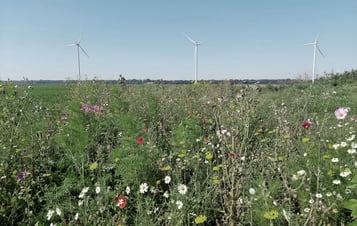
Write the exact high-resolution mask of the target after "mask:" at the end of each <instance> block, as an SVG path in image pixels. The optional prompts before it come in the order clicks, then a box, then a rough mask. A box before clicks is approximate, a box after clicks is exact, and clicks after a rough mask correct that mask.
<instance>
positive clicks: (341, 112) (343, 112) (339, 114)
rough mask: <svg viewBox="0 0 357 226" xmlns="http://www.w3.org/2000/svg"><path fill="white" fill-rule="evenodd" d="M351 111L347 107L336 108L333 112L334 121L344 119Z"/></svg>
mask: <svg viewBox="0 0 357 226" xmlns="http://www.w3.org/2000/svg"><path fill="white" fill-rule="evenodd" d="M350 110H351V108H349V107H340V108H337V109H336V111H335V116H336V119H338V120H341V119H345V118H346V116H347V113H348V112H349V111H350Z"/></svg>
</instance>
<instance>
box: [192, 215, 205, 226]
mask: <svg viewBox="0 0 357 226" xmlns="http://www.w3.org/2000/svg"><path fill="white" fill-rule="evenodd" d="M206 220H207V217H206V216H205V215H199V216H197V217H196V218H195V223H196V224H202V223H203V222H205V221H206Z"/></svg>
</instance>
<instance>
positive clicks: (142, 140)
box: [136, 137, 144, 145]
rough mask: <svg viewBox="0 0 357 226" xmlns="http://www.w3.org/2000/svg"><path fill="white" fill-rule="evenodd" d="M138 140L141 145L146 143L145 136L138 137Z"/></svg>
mask: <svg viewBox="0 0 357 226" xmlns="http://www.w3.org/2000/svg"><path fill="white" fill-rule="evenodd" d="M136 142H137V143H138V144H139V145H142V144H144V138H143V137H138V139H137V140H136Z"/></svg>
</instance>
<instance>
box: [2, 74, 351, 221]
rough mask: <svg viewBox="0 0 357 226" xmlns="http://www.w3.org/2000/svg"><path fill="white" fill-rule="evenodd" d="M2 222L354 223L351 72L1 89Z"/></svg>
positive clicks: (7, 86) (23, 86)
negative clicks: (270, 80) (300, 78)
mask: <svg viewBox="0 0 357 226" xmlns="http://www.w3.org/2000/svg"><path fill="white" fill-rule="evenodd" d="M0 88H1V89H0V91H1V93H0V95H1V102H0V105H1V108H0V109H1V115H0V151H1V154H0V224H1V225H54V224H56V225H123V226H124V225H145V226H146V225H196V224H197V225H232V226H233V225H279V226H280V225H291V226H295V225H341V226H342V225H348V224H350V225H356V224H357V222H356V221H354V219H355V217H357V174H356V169H357V159H356V155H357V153H356V149H357V139H356V131H357V121H356V116H357V95H356V91H357V74H356V72H355V71H352V72H346V73H344V74H339V75H334V76H331V77H329V78H323V79H319V80H317V81H315V84H314V85H312V84H311V83H309V82H298V83H295V84H289V85H288V84H285V85H284V84H279V85H264V86H263V85H242V84H232V83H229V82H228V81H227V82H224V83H222V84H209V83H207V84H191V85H165V84H140V85H125V86H121V85H113V84H105V83H99V82H86V81H83V82H81V83H79V84H63V85H32V86H28V85H18V86H14V85H13V84H10V83H4V84H2V86H1V87H0Z"/></svg>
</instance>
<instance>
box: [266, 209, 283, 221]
mask: <svg viewBox="0 0 357 226" xmlns="http://www.w3.org/2000/svg"><path fill="white" fill-rule="evenodd" d="M278 216H279V213H278V211H276V210H271V211H269V212H265V213H264V215H263V217H264V218H265V219H268V220H274V219H276V218H278Z"/></svg>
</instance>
